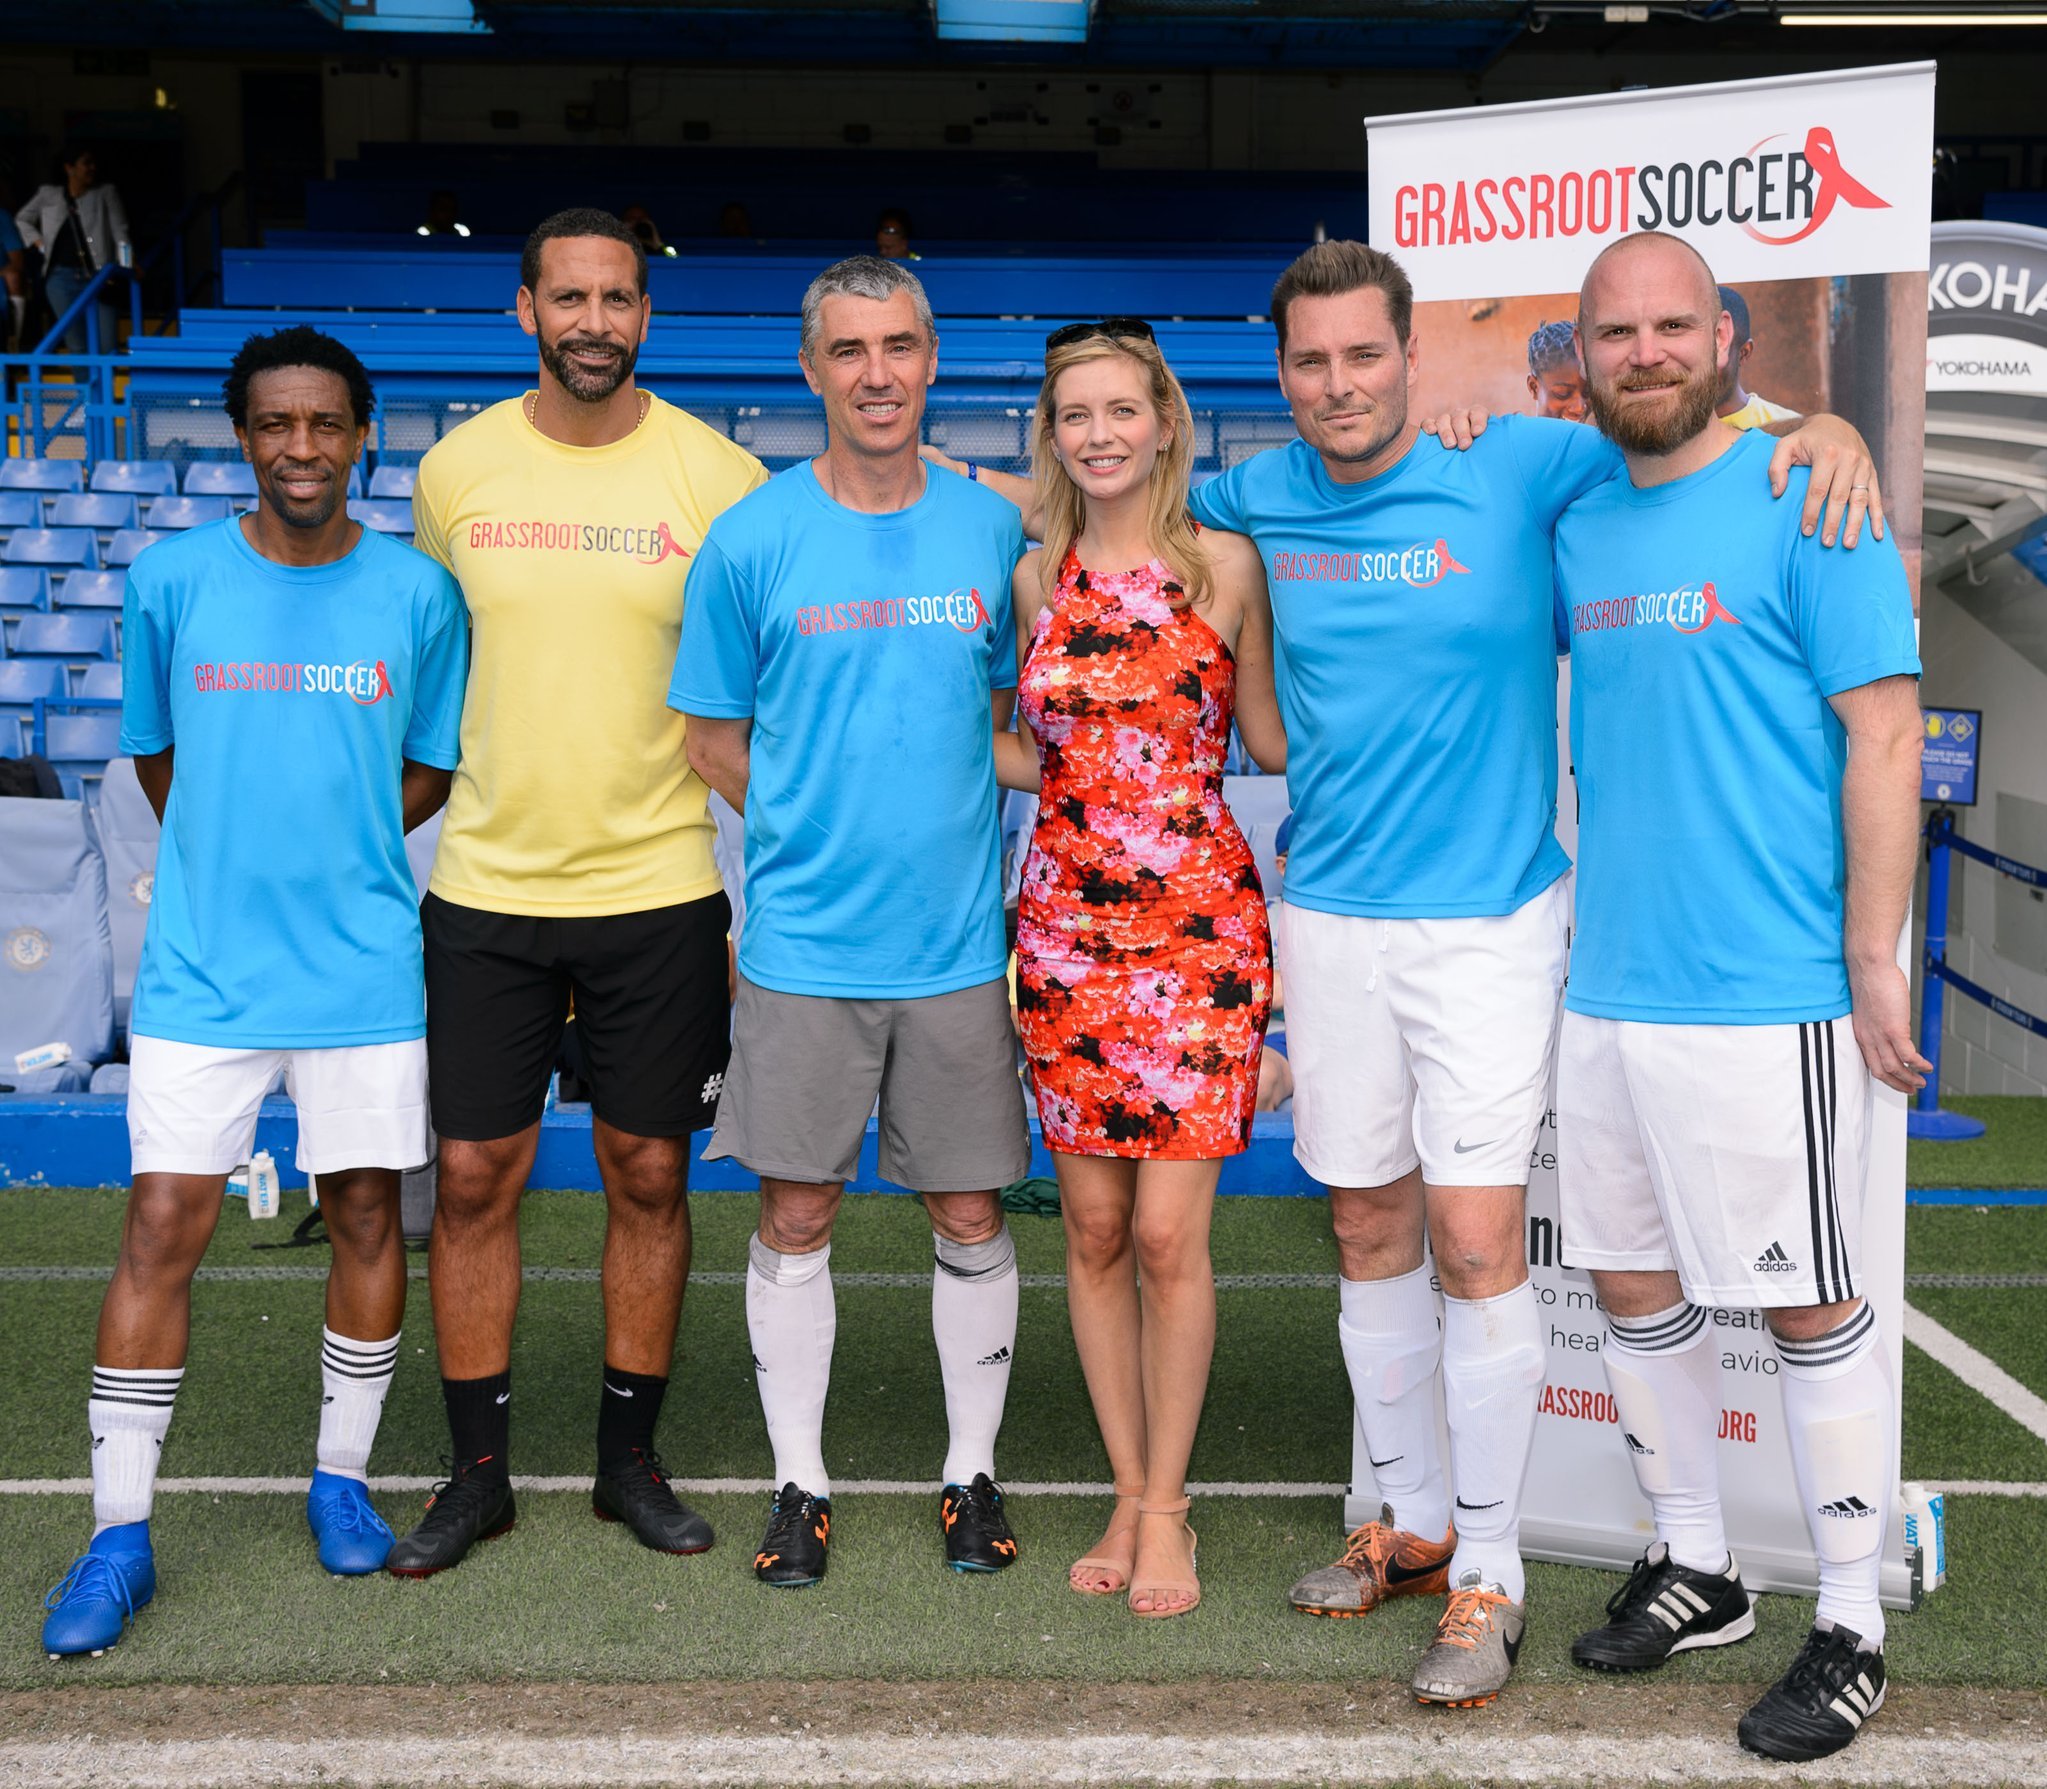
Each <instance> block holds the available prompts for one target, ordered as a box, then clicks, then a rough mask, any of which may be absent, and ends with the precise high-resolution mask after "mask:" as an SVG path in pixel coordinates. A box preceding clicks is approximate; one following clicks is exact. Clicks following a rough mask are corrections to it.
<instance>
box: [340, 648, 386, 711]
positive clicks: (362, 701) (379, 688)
mask: <svg viewBox="0 0 2047 1789" xmlns="http://www.w3.org/2000/svg"><path fill="white" fill-rule="evenodd" d="M350 682H351V684H352V683H353V682H354V679H353V678H351V679H350ZM348 693H349V696H350V698H351V699H352V700H353V701H354V703H355V705H356V706H357V707H358V708H374V707H376V705H377V704H378V703H379V702H381V701H383V699H384V698H385V697H386V696H391V697H394V698H395V697H396V696H397V694H398V692H397V691H396V690H394V689H393V688H392V687H391V673H390V672H389V671H387V670H385V669H384V661H383V660H382V659H378V660H377V684H376V688H374V689H373V690H371V691H370V693H369V694H368V695H367V696H358V695H356V693H355V691H354V689H353V688H351V689H350V690H349V692H348Z"/></svg>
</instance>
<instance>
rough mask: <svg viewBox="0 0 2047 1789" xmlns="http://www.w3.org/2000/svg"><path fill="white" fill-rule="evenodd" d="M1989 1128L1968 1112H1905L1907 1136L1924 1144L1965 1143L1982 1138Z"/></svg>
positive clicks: (1909, 1109) (1913, 1108) (1915, 1110)
mask: <svg viewBox="0 0 2047 1789" xmlns="http://www.w3.org/2000/svg"><path fill="white" fill-rule="evenodd" d="M1988 1128H1989V1126H1987V1125H1986V1124H1985V1123H1984V1122H1983V1120H1982V1119H1980V1118H1971V1117H1970V1116H1969V1115H1968V1114H1967V1113H1966V1112H1944V1111H1942V1110H1940V1109H1939V1108H1938V1107H1936V1108H1935V1109H1934V1110H1933V1111H1931V1112H1921V1111H1919V1110H1918V1109H1917V1108H1916V1107H1909V1108H1907V1110H1906V1112H1905V1135H1906V1136H1908V1137H1914V1138H1917V1139H1918V1140H1919V1141H1920V1142H1922V1143H1963V1142H1966V1141H1968V1139H1969V1138H1971V1137H1980V1136H1982V1134H1983V1133H1984V1131H1986V1130H1987V1129H1988Z"/></svg>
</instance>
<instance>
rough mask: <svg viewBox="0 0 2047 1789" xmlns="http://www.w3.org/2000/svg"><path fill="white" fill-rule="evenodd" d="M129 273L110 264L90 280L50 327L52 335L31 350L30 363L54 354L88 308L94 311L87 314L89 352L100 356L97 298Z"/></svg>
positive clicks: (114, 263)
mask: <svg viewBox="0 0 2047 1789" xmlns="http://www.w3.org/2000/svg"><path fill="white" fill-rule="evenodd" d="M127 272H128V269H127V268H125V267H123V266H122V265H121V264H120V263H119V262H118V261H109V262H108V263H107V264H106V265H105V266H104V267H102V268H101V269H100V270H99V271H98V272H97V273H95V274H94V275H93V276H92V278H91V279H89V280H87V281H86V282H85V284H84V285H83V286H82V287H81V288H80V289H79V293H78V296H77V297H76V298H74V299H73V300H72V301H71V303H70V305H69V306H68V307H66V309H65V312H64V314H63V315H62V316H61V317H59V318H58V319H57V321H56V322H55V323H54V324H52V325H51V327H50V333H49V334H48V335H46V336H44V337H43V339H42V340H41V341H40V342H38V343H37V344H36V345H35V346H34V347H33V348H31V349H30V350H29V359H30V360H31V361H35V360H39V359H41V358H42V357H43V356H45V355H47V354H50V353H52V352H54V351H55V350H54V344H55V343H56V342H57V341H58V340H59V338H61V337H62V335H63V334H64V331H65V330H66V329H68V328H70V326H71V321H72V319H73V318H74V317H76V316H77V315H78V313H79V312H80V310H82V309H84V307H85V306H86V305H88V304H90V305H91V306H92V309H91V310H90V311H88V312H87V313H86V319H85V327H86V338H85V339H86V344H87V350H86V351H87V352H88V353H91V354H97V353H99V352H100V346H99V305H98V303H97V302H96V300H95V298H94V294H95V293H97V292H98V291H99V289H100V288H101V287H102V286H106V285H111V284H112V283H113V282H114V280H116V279H119V278H124V277H125V276H126V275H127ZM31 370H32V369H31Z"/></svg>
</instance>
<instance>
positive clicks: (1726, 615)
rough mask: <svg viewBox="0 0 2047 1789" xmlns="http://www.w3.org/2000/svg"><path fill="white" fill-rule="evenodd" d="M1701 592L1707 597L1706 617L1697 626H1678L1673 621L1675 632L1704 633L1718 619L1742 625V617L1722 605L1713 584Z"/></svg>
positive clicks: (1737, 625)
mask: <svg viewBox="0 0 2047 1789" xmlns="http://www.w3.org/2000/svg"><path fill="white" fill-rule="evenodd" d="M1699 594H1700V595H1701V596H1703V597H1704V598H1705V599H1706V619H1705V620H1704V621H1702V622H1700V623H1699V625H1698V626H1697V627H1678V626H1677V624H1676V623H1675V622H1672V623H1671V627H1672V630H1673V631H1674V632H1676V633H1680V634H1702V633H1704V632H1705V631H1706V630H1707V629H1708V628H1709V627H1711V626H1712V625H1713V623H1714V622H1716V621H1725V622H1728V623H1730V624H1731V625H1732V626H1735V627H1739V626H1741V617H1740V616H1739V615H1736V614H1733V613H1732V612H1731V611H1729V610H1727V609H1725V608H1723V607H1722V606H1721V602H1720V593H1719V592H1718V591H1716V590H1715V589H1714V588H1713V586H1712V585H1711V584H1707V585H1705V586H1704V587H1703V588H1702V589H1701V590H1700V591H1699Z"/></svg>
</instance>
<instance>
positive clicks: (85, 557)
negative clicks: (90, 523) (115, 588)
mask: <svg viewBox="0 0 2047 1789" xmlns="http://www.w3.org/2000/svg"><path fill="white" fill-rule="evenodd" d="M6 463H9V462H0V464H6ZM0 560H4V561H6V563H7V564H9V565H51V566H59V565H64V566H68V565H83V566H87V567H90V568H93V569H95V570H96V569H97V568H98V566H99V562H100V549H99V542H98V541H97V540H95V539H94V538H93V534H92V530H91V529H90V528H17V529H16V530H15V531H14V532H13V533H12V534H10V535H9V536H8V537H7V545H6V546H4V547H0Z"/></svg>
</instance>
